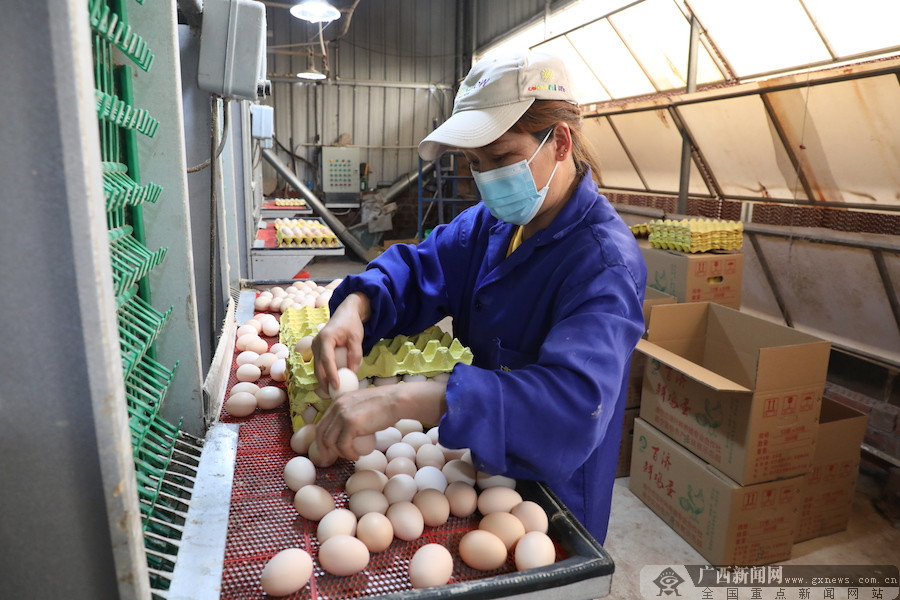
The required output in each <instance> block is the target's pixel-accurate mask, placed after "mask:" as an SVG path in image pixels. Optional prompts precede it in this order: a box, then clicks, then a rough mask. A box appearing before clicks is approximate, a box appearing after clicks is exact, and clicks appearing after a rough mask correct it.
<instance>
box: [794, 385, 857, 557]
mask: <svg viewBox="0 0 900 600" xmlns="http://www.w3.org/2000/svg"><path fill="white" fill-rule="evenodd" d="M867 421H868V417H867V416H866V415H865V414H864V413H861V412H859V411H857V410H855V409H853V408H850V407H849V406H845V405H843V404H841V403H840V402H835V401H834V400H829V399H828V398H823V399H822V410H821V412H820V415H819V438H818V440H819V441H818V443H817V444H816V451H815V454H814V455H813V461H812V466H811V468H810V471H809V473H807V474H806V477H805V481H804V484H803V491H802V493H801V494H800V518H799V520H798V522H797V533H796V535H795V537H794V541H795V542H800V541H803V540H808V539H811V538H814V537H818V536H820V535H828V534H829V533H835V532H838V531H843V530H844V529H846V528H847V521H848V520H849V519H850V511H851V509H852V508H853V496H854V494H855V492H856V480H857V477H858V475H859V461H860V450H859V447H860V445H861V444H862V442H863V436H865V434H866V424H867Z"/></svg>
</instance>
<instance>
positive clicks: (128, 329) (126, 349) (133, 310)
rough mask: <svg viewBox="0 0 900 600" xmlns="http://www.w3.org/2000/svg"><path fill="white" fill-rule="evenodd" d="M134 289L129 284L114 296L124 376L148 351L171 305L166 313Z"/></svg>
mask: <svg viewBox="0 0 900 600" xmlns="http://www.w3.org/2000/svg"><path fill="white" fill-rule="evenodd" d="M137 291H138V288H137V286H132V287H131V288H130V289H129V290H127V291H126V292H125V294H123V296H122V297H120V298H119V299H117V302H118V303H119V306H118V309H119V345H120V349H121V355H122V366H123V370H124V372H125V378H126V379H127V378H128V376H129V375H130V374H131V372H132V369H134V366H135V365H136V364H137V363H138V362H139V361H140V360H141V359H143V357H144V356H145V355H146V354H147V353H148V350H149V349H150V347H151V346H152V345H153V342H154V341H156V337H157V336H158V335H159V333H160V331H162V328H163V326H165V323H166V320H167V319H168V318H169V315H170V314H172V310H173V308H174V307H170V308H169V310H167V311H166V312H165V313H161V312H159V311H158V310H156V309H155V308H153V307H152V306H150V305H149V304H147V303H146V302H145V301H144V300H143V299H142V298H141V297H140V296H138V295H137Z"/></svg>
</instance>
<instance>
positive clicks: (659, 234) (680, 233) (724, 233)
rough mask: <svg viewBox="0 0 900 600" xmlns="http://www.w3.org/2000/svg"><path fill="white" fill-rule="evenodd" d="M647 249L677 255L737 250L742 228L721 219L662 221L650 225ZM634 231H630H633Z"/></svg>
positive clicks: (733, 222)
mask: <svg viewBox="0 0 900 600" xmlns="http://www.w3.org/2000/svg"><path fill="white" fill-rule="evenodd" d="M648 225H649V229H650V236H649V242H650V245H651V246H652V247H654V248H660V249H663V250H678V251H679V252H708V251H710V250H740V249H741V246H742V244H743V238H744V224H743V223H742V222H740V221H726V220H722V219H680V220H673V219H664V220H655V221H650V223H649V224H648ZM632 230H633V229H632Z"/></svg>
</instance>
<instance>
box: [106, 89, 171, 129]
mask: <svg viewBox="0 0 900 600" xmlns="http://www.w3.org/2000/svg"><path fill="white" fill-rule="evenodd" d="M94 98H95V99H96V100H97V116H98V117H99V118H100V119H102V120H104V121H109V122H110V123H115V124H116V125H117V126H119V127H122V128H124V129H133V130H134V131H137V132H138V133H143V134H144V135H146V136H147V137H151V138H152V137H153V136H154V135H156V130H157V129H158V128H159V121H157V120H156V119H154V118H153V117H152V116H150V113H149V112H147V111H146V110H144V109H142V108H134V107H133V106H130V105H129V104H128V103H127V102H125V101H124V100H121V99H119V98H117V97H116V96H113V95H111V94H107V93H106V92H102V91H100V90H96V89H95V90H94Z"/></svg>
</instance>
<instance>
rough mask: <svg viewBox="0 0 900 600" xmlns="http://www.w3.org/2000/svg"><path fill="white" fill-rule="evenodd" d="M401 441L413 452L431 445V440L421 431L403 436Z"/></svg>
mask: <svg viewBox="0 0 900 600" xmlns="http://www.w3.org/2000/svg"><path fill="white" fill-rule="evenodd" d="M401 441H402V442H404V443H406V444H409V445H410V446H412V447H413V448H414V449H415V450H418V449H419V448H421V447H422V446H424V445H425V444H431V440H429V439H428V436H427V435H425V434H424V433H422V432H421V431H411V432H409V433H407V434H406V435H404V436H403V439H402V440H401Z"/></svg>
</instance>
